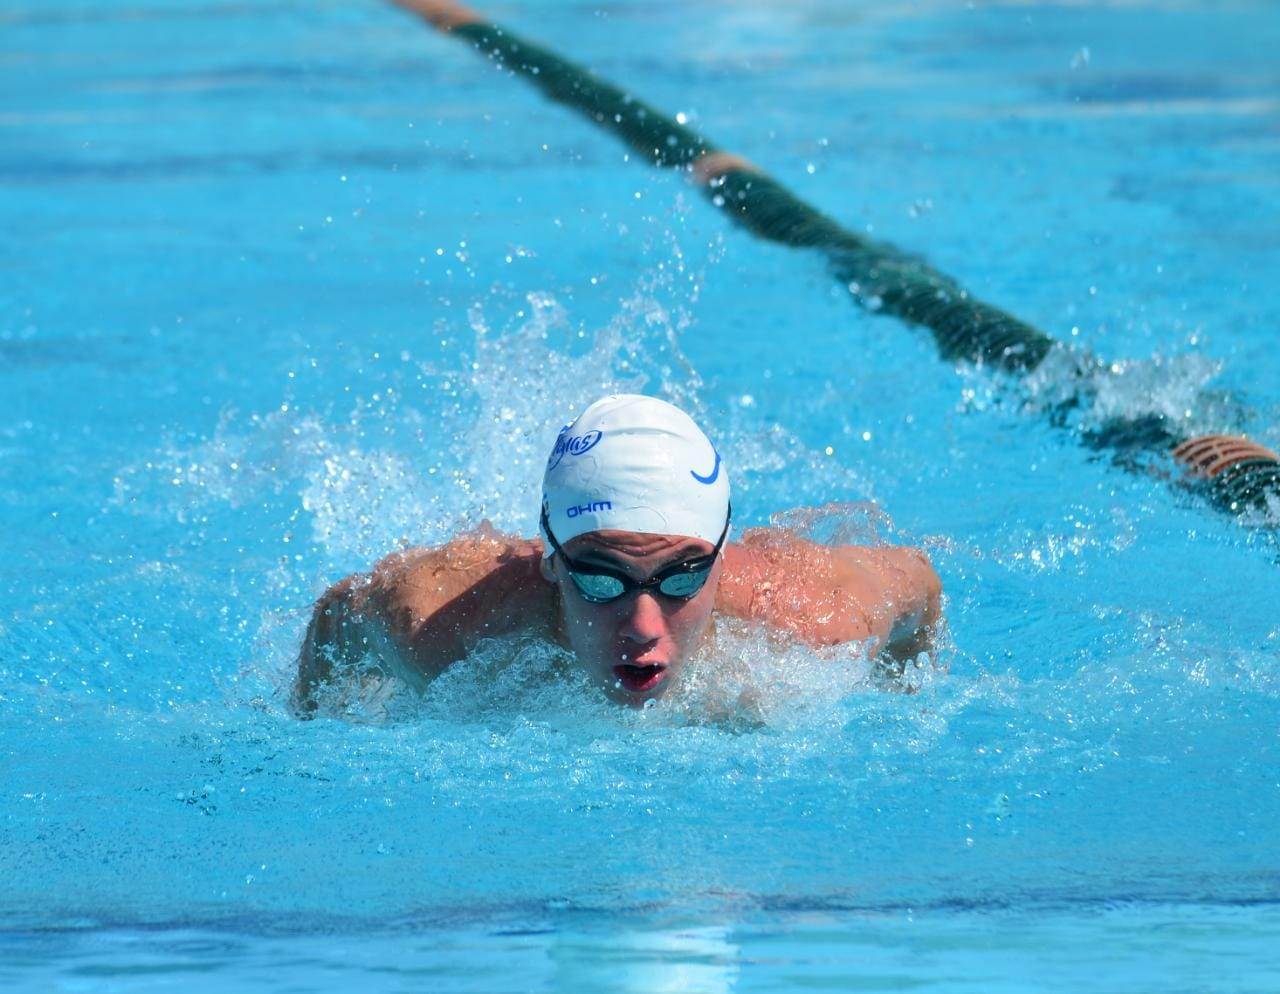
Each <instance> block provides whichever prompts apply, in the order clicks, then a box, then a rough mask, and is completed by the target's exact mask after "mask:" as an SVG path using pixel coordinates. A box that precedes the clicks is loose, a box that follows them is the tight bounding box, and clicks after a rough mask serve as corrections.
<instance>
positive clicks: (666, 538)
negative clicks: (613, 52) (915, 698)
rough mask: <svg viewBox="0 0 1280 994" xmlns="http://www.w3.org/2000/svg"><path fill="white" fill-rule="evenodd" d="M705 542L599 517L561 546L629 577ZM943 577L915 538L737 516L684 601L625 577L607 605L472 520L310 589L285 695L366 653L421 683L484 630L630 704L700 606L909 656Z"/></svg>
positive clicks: (537, 553)
mask: <svg viewBox="0 0 1280 994" xmlns="http://www.w3.org/2000/svg"><path fill="white" fill-rule="evenodd" d="M711 549H712V546H711V545H710V544H709V543H707V542H705V541H701V540H699V539H694V538H688V537H681V536H675V535H644V534H640V533H636V532H621V531H599V532H591V533H588V534H586V535H581V536H577V537H576V538H574V539H573V540H571V541H570V542H569V543H567V544H566V546H565V552H566V553H567V554H568V555H569V556H570V557H571V558H573V559H574V560H575V561H579V560H580V561H582V562H583V563H586V562H592V563H597V564H600V565H606V566H609V567H610V568H614V569H617V570H619V571H620V572H623V573H625V574H627V575H628V576H630V577H632V578H633V579H635V580H637V581H641V580H645V579H647V578H649V577H651V576H653V575H654V574H655V573H658V572H659V571H661V570H662V569H663V567H665V566H668V565H671V564H672V563H674V562H680V561H683V560H686V559H690V558H693V557H695V556H699V555H706V554H707V553H709V552H710V551H711ZM940 595H941V585H940V583H939V582H938V577H937V574H936V573H934V571H933V569H932V567H931V566H930V565H929V561H928V559H927V558H926V557H925V555H924V553H923V552H921V551H920V550H918V549H912V548H906V547H896V546H879V547H862V546H823V545H817V544H815V543H812V542H808V541H806V540H804V539H800V538H797V537H796V536H794V535H791V534H789V533H786V532H781V531H778V530H776V529H769V528H758V529H751V530H748V531H747V532H746V533H745V534H744V535H743V538H742V541H741V542H736V543H731V544H727V545H725V547H724V548H723V550H722V551H721V554H720V556H719V557H717V559H716V562H715V565H714V567H713V569H712V573H711V576H710V577H709V578H708V580H707V582H706V584H705V585H704V586H703V588H702V589H701V590H700V591H699V592H698V593H697V594H696V595H694V596H693V597H691V598H690V599H688V600H679V599H675V598H668V597H665V596H662V595H661V594H656V593H654V592H651V591H648V590H646V591H630V592H628V593H626V594H624V595H623V596H622V597H620V598H618V599H617V600H616V601H613V602H610V603H607V604H593V603H591V602H589V601H587V600H585V599H584V598H583V597H582V596H581V594H579V592H578V590H577V587H576V586H575V585H574V583H573V581H572V580H571V579H570V578H569V575H568V572H567V571H566V569H565V566H564V563H563V559H562V557H561V556H558V555H557V556H553V557H551V558H550V559H543V558H542V543H541V542H540V541H538V540H536V539H519V538H512V537H511V536H507V535H502V534H499V533H497V532H495V531H493V530H492V529H489V528H487V527H482V528H481V529H480V530H479V531H477V532H474V533H471V534H468V535H464V536H460V537H459V538H457V539H455V540H453V541H452V542H450V543H448V544H447V545H445V546H441V547H439V548H434V549H408V550H405V551H403V552H397V553H394V554H393V555H390V556H388V557H387V558H386V559H384V560H383V561H382V562H380V563H379V564H378V565H377V566H376V567H375V568H374V570H373V571H372V573H371V574H369V575H357V576H352V577H348V578H347V579H345V580H343V581H342V582H340V583H338V584H335V585H334V586H333V587H331V588H330V589H329V590H328V591H326V592H325V594H324V596H323V597H321V598H320V600H319V601H318V602H317V604H316V607H315V611H314V612H313V615H312V618H311V624H310V625H309V627H308V629H307V634H306V638H305V640H304V641H303V645H302V649H301V652H300V654H299V659H298V676H297V680H296V682H295V685H294V693H293V703H294V706H295V709H296V711H297V712H298V713H299V714H300V715H303V716H305V715H308V714H312V713H314V712H315V711H316V710H317V708H318V706H319V705H318V692H319V691H321V690H322V689H324V688H326V687H333V686H335V685H339V684H341V683H342V682H343V681H356V682H358V681H360V680H361V679H363V677H361V676H358V675H353V674H359V673H361V672H362V670H363V669H367V668H365V667H362V666H361V665H360V664H361V663H362V661H365V660H368V659H369V658H370V657H372V658H373V659H374V660H375V661H376V662H378V663H379V664H387V665H391V666H393V668H394V669H395V670H396V671H397V672H399V673H400V674H401V675H402V676H404V677H405V678H406V679H408V680H410V682H412V683H415V684H417V685H418V686H419V687H423V688H424V687H425V686H426V684H427V683H428V682H429V681H430V680H431V679H432V678H434V677H435V676H436V675H437V674H439V673H440V672H441V671H442V670H444V669H445V668H446V667H447V666H449V665H450V664H451V663H454V662H456V661H458V660H460V659H463V658H465V657H466V655H467V654H468V653H469V652H470V651H471V650H472V649H473V648H474V647H475V645H476V643H477V642H478V641H479V640H480V639H483V638H492V637H501V636H507V635H513V634H529V635H536V636H540V637H543V638H546V639H548V640H552V641H556V642H558V643H560V644H561V645H563V646H565V647H566V648H568V649H570V650H571V651H572V652H573V655H574V657H575V659H576V660H577V663H578V665H579V666H581V667H583V669H584V670H585V672H586V673H587V674H588V675H589V676H590V677H591V678H592V679H593V680H594V681H595V682H596V683H597V684H598V685H599V686H600V687H601V688H602V689H603V690H604V692H605V693H606V694H607V695H608V696H610V697H611V698H612V699H614V700H616V701H618V702H620V703H625V704H631V705H639V704H642V703H643V702H644V701H645V700H648V699H650V698H654V697H659V696H661V695H662V694H663V693H665V692H666V691H667V689H668V688H669V687H671V686H672V685H673V684H674V683H675V682H676V681H677V680H678V678H679V675H680V672H681V670H682V668H683V667H684V665H685V663H686V661H687V660H688V659H689V657H690V656H691V655H692V653H693V652H694V651H695V650H696V649H697V648H698V646H699V644H700V643H701V641H702V640H703V639H704V637H705V636H706V633H707V631H708V626H709V623H710V621H711V619H712V617H713V615H716V614H719V615H725V616H729V617H738V618H745V619H749V620H751V621H756V622H759V623H762V624H764V625H766V626H769V627H771V628H774V629H779V630H782V631H784V632H788V633H790V634H791V635H793V636H794V637H796V638H797V639H799V640H801V641H803V642H806V643H808V644H810V645H815V646H821V645H834V644H838V643H844V642H861V643H864V644H865V645H866V646H867V651H869V652H873V653H878V654H880V655H882V656H887V657H889V658H893V659H907V658H912V657H914V656H915V655H916V654H917V653H919V652H922V651H927V650H928V649H929V648H930V646H931V639H932V635H933V632H934V630H935V627H936V625H937V623H938V621H939V619H940V617H941V600H940Z"/></svg>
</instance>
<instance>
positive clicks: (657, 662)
mask: <svg viewBox="0 0 1280 994" xmlns="http://www.w3.org/2000/svg"><path fill="white" fill-rule="evenodd" d="M711 550H712V545H711V543H710V542H704V541H702V540H700V539H695V538H683V537H681V536H678V535H643V534H640V533H638V532H625V531H597V532H590V533H588V534H586V535H579V536H578V537H577V538H574V539H572V540H571V541H569V542H568V543H567V544H566V545H565V550H564V551H565V553H566V554H567V555H568V556H569V557H570V558H571V559H573V560H574V561H575V562H580V563H583V564H587V565H592V566H607V567H610V568H611V569H615V570H618V571H619V572H621V573H625V574H626V575H628V576H630V577H631V578H632V579H634V580H637V581H640V580H646V579H648V578H649V577H651V576H653V575H654V574H655V573H658V572H659V571H661V570H662V569H663V568H664V567H667V566H670V565H672V564H674V563H680V562H684V561H686V560H689V559H693V558H695V557H697V556H705V555H708V554H709V553H710V552H711ZM722 565H723V559H722V558H721V557H719V556H718V557H716V562H715V564H714V565H713V566H712V569H711V575H710V576H709V577H708V578H707V582H706V583H705V584H704V585H703V587H702V589H701V590H699V591H698V592H697V594H695V595H694V596H693V597H690V598H689V599H687V600H684V599H680V598H674V597H667V596H664V595H663V594H660V593H657V592H656V591H655V592H651V591H648V590H633V591H630V592H628V593H625V594H623V595H622V596H621V597H619V598H618V599H617V600H615V601H610V602H609V603H607V604H594V603H592V602H591V601H588V600H586V599H585V598H583V597H582V596H581V595H580V594H579V593H578V589H577V587H576V586H574V583H573V580H572V579H570V577H569V572H568V568H567V567H566V566H565V563H564V559H563V557H561V556H558V555H556V556H552V557H551V558H550V559H544V560H543V561H542V575H543V576H544V577H545V578H546V579H547V580H548V581H550V582H552V583H555V584H556V585H557V586H558V587H559V590H560V598H559V601H560V617H559V626H558V628H559V630H558V632H557V634H558V635H559V636H560V641H561V642H562V644H564V645H565V646H566V647H567V648H569V649H570V650H572V652H573V654H574V656H575V658H576V659H577V660H578V663H579V665H581V666H582V667H583V669H585V670H586V672H587V673H588V675H589V676H590V677H591V678H592V679H593V680H594V681H595V682H596V683H597V684H599V685H600V686H601V687H602V688H603V689H604V690H605V692H606V693H607V694H608V695H609V696H610V697H611V698H613V699H614V700H616V701H619V702H620V703H626V704H638V703H642V702H643V701H645V700H647V699H648V698H651V697H660V696H661V695H662V694H663V693H665V692H666V691H667V689H668V688H669V687H670V686H671V685H672V684H673V683H674V682H675V681H676V679H677V678H678V677H679V675H680V671H681V670H682V669H683V668H684V664H685V661H686V660H687V659H688V658H689V655H690V654H691V653H692V652H693V650H694V649H696V648H697V646H698V644H699V643H700V642H701V641H702V639H703V637H704V635H705V634H706V631H707V626H708V625H709V624H710V623H711V614H712V610H713V609H714V607H715V603H716V588H717V586H718V583H719V578H720V571H721V569H722Z"/></svg>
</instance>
